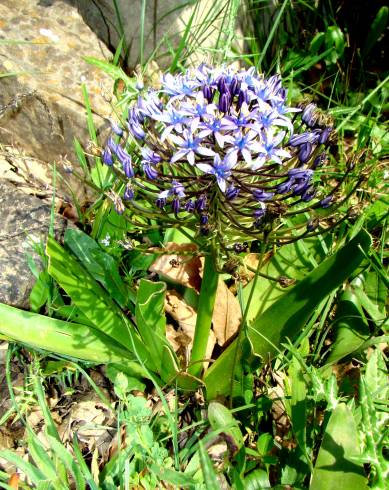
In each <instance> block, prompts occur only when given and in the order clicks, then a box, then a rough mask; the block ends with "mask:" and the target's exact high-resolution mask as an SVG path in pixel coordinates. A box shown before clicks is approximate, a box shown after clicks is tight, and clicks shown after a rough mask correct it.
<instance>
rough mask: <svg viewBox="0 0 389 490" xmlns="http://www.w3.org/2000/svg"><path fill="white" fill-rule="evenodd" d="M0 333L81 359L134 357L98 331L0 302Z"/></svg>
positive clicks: (103, 360)
mask: <svg viewBox="0 0 389 490" xmlns="http://www.w3.org/2000/svg"><path fill="white" fill-rule="evenodd" d="M0 333H1V334H2V335H5V336H6V337H7V338H8V339H12V340H14V341H16V342H23V343H25V344H28V345H30V346H31V347H37V348H39V349H44V350H47V351H49V352H56V353H58V354H63V355H67V356H71V357H75V358H77V359H83V360H85V361H92V362H98V363H104V364H105V363H109V362H116V363H124V364H128V363H129V362H131V361H133V360H135V357H134V355H133V354H131V352H129V351H127V350H126V349H124V348H123V347H122V346H120V345H119V344H118V343H117V342H115V341H114V340H113V339H112V338H110V337H108V336H107V335H105V334H104V333H102V332H100V331H99V330H97V329H95V328H92V327H90V326H87V325H82V324H80V323H71V322H65V321H63V320H57V319H56V318H50V317H47V316H43V315H39V314H37V313H30V312H28V311H24V310H19V309H17V308H14V307H12V306H8V305H4V304H1V303H0Z"/></svg>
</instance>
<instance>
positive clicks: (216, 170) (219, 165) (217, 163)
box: [196, 153, 236, 193]
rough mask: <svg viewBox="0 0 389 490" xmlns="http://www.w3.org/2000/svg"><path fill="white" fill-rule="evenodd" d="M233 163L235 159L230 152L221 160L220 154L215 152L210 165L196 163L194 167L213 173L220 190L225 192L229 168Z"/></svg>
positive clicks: (229, 173) (229, 172)
mask: <svg viewBox="0 0 389 490" xmlns="http://www.w3.org/2000/svg"><path fill="white" fill-rule="evenodd" d="M235 163H236V160H235V158H234V157H232V156H231V154H230V155H226V157H225V158H224V159H223V160H222V159H221V158H220V155H218V154H217V153H216V155H215V156H214V159H213V165H210V164H209V163H198V164H197V165H196V167H197V168H199V169H200V170H202V171H203V172H205V173H206V174H211V175H214V176H215V177H216V181H217V184H218V186H219V188H220V190H221V191H222V192H223V193H225V192H226V186H227V179H228V177H229V176H230V175H231V169H232V168H233V167H234V165H235Z"/></svg>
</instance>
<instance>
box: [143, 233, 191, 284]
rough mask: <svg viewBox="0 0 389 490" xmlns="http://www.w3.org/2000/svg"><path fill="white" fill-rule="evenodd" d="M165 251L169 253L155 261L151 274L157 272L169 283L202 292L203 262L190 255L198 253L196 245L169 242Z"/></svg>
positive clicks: (151, 267)
mask: <svg viewBox="0 0 389 490" xmlns="http://www.w3.org/2000/svg"><path fill="white" fill-rule="evenodd" d="M154 250H155V249H154ZM158 251H161V249H158ZM163 251H164V252H167V253H164V254H161V255H160V256H159V257H158V258H157V259H156V260H155V262H154V263H153V264H152V265H151V266H150V268H149V270H150V272H155V273H156V274H158V275H159V276H160V277H161V278H162V279H165V280H167V281H171V282H174V283H176V284H181V285H182V286H185V287H191V288H194V289H195V290H196V291H200V285H201V277H200V269H201V260H200V258H199V257H196V256H194V255H191V254H190V252H193V253H195V252H196V251H197V245H195V244H194V243H182V244H177V243H173V242H169V243H167V244H166V247H165V248H164V249H163ZM168 252H173V253H168ZM174 252H176V253H174Z"/></svg>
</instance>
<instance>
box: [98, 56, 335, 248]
mask: <svg viewBox="0 0 389 490" xmlns="http://www.w3.org/2000/svg"><path fill="white" fill-rule="evenodd" d="M127 114H128V117H127V127H128V132H125V131H123V130H122V129H121V128H122V127H123V126H124V127H125V125H123V124H121V125H120V126H119V125H113V132H112V135H111V136H110V138H109V139H108V141H107V145H106V147H105V148H104V150H103V153H102V159H103V162H104V163H105V164H106V165H108V166H110V167H112V168H113V169H114V171H115V172H116V173H117V175H118V176H119V177H120V178H121V179H122V180H123V182H124V184H125V185H124V195H123V198H124V199H123V202H124V205H125V206H126V207H127V208H128V210H129V213H130V215H131V217H132V220H133V222H139V221H137V220H138V218H139V213H140V212H141V211H140V210H141V209H142V205H143V209H144V210H145V216H146V215H147V216H149V215H152V217H153V219H156V218H158V217H159V218H160V219H161V222H163V223H167V224H169V223H170V224H172V223H174V222H176V221H177V219H179V220H180V221H181V222H182V223H183V224H184V225H185V226H189V227H194V228H197V229H198V231H199V233H201V234H202V235H208V236H211V233H210V232H211V231H212V230H215V233H217V234H218V236H219V238H220V240H221V241H223V240H224V241H226V240H227V241H228V240H229V239H230V238H229V237H231V240H233V237H236V235H237V234H238V235H239V236H241V235H244V236H245V237H253V238H255V237H259V236H260V234H261V233H265V232H266V234H267V235H269V233H271V232H272V230H273V229H274V228H275V226H274V225H275V223H276V222H277V221H278V222H280V221H281V220H282V217H283V216H284V215H286V216H288V217H292V216H294V215H295V214H299V215H300V216H303V215H304V214H303V213H308V215H309V216H308V218H307V221H308V219H309V220H311V222H313V221H315V222H316V221H317V219H316V217H315V216H316V214H315V213H317V212H318V211H319V210H320V209H322V210H323V209H327V208H330V209H333V208H336V206H334V203H336V198H335V195H334V194H335V190H337V189H338V187H339V186H338V187H336V186H335V190H334V191H328V188H326V184H327V183H332V181H331V179H330V177H328V178H326V174H325V172H324V171H323V169H324V167H325V166H326V165H327V164H328V163H329V158H328V154H329V152H328V151H327V150H328V147H329V146H331V145H332V143H333V140H334V134H333V129H332V127H331V126H328V124H324V123H323V122H322V121H323V118H322V117H321V116H320V113H319V112H318V110H317V108H316V106H314V104H308V105H307V106H306V107H303V108H297V107H291V106H289V105H288V104H287V92H286V90H285V89H284V88H283V86H282V81H281V78H280V77H279V76H278V75H276V76H273V77H270V78H267V79H266V78H264V77H263V76H261V75H259V74H257V73H256V71H255V70H254V69H253V68H250V69H249V70H241V71H236V70H234V69H233V68H230V67H219V68H212V67H209V66H207V65H204V64H203V65H201V66H200V67H199V68H197V69H196V70H194V71H190V70H188V71H187V72H185V73H183V74H179V75H172V74H165V75H164V76H163V77H162V80H161V87H160V89H149V90H147V89H146V88H143V89H142V93H141V95H140V96H139V97H138V98H137V100H135V101H133V102H131V103H130V107H129V108H128V109H127ZM118 128H119V129H118ZM130 155H131V156H130ZM142 202H143V204H142ZM314 214H315V216H314V217H313V218H312V215H314ZM300 221H301V220H300ZM275 236H276V237H277V240H278V239H279V238H278V237H279V235H278V234H275Z"/></svg>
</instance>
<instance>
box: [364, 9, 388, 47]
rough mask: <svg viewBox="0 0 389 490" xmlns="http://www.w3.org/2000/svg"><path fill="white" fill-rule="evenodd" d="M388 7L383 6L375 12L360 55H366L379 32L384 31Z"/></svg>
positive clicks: (377, 37)
mask: <svg viewBox="0 0 389 490" xmlns="http://www.w3.org/2000/svg"><path fill="white" fill-rule="evenodd" d="M388 15H389V7H387V6H383V7H381V8H380V9H379V11H378V12H377V15H376V17H375V19H374V21H373V23H372V24H371V28H370V31H369V34H368V36H367V39H366V43H365V46H364V48H363V51H362V56H363V57H366V56H367V55H368V54H369V53H370V51H371V49H372V48H373V46H374V44H375V43H376V42H377V40H378V39H379V37H380V36H381V34H382V33H383V32H384V30H385V27H386V25H387V23H388Z"/></svg>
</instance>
